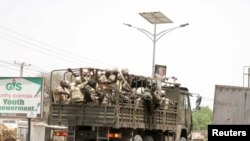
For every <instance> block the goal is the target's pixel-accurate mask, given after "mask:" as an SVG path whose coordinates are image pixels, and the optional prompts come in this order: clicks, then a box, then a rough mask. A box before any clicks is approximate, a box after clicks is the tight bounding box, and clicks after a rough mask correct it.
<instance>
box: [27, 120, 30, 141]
mask: <svg viewBox="0 0 250 141" xmlns="http://www.w3.org/2000/svg"><path fill="white" fill-rule="evenodd" d="M30 129H31V118H28V140H27V141H30V135H31V134H30Z"/></svg>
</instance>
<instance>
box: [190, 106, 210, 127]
mask: <svg viewBox="0 0 250 141" xmlns="http://www.w3.org/2000/svg"><path fill="white" fill-rule="evenodd" d="M212 114H213V112H212V110H211V109H210V108H209V107H208V106H206V107H201V109H200V110H198V111H193V112H192V116H193V129H194V130H205V129H207V125H208V124H211V123H212Z"/></svg>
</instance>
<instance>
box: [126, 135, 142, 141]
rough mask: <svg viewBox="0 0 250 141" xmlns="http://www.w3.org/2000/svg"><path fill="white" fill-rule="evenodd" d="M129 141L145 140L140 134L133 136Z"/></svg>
mask: <svg viewBox="0 0 250 141" xmlns="http://www.w3.org/2000/svg"><path fill="white" fill-rule="evenodd" d="M129 141H143V140H142V138H141V136H140V135H135V136H134V137H133V138H130V140H129Z"/></svg>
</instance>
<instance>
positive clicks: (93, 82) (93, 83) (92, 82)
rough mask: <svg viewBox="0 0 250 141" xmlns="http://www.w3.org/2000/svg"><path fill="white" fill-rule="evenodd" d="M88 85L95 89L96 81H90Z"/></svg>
mask: <svg viewBox="0 0 250 141" xmlns="http://www.w3.org/2000/svg"><path fill="white" fill-rule="evenodd" d="M88 85H89V86H91V87H95V86H96V81H95V79H89V80H88Z"/></svg>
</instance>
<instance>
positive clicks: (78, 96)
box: [70, 77, 87, 102]
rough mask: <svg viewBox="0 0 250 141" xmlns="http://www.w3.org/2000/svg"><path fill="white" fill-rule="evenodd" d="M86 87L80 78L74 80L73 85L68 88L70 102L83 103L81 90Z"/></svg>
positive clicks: (85, 83)
mask: <svg viewBox="0 0 250 141" xmlns="http://www.w3.org/2000/svg"><path fill="white" fill-rule="evenodd" d="M86 85H87V82H82V80H81V78H80V77H76V78H75V83H72V85H71V86H70V94H71V102H85V98H84V94H83V93H82V91H81V89H83V88H84V87H85V86H86Z"/></svg>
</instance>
